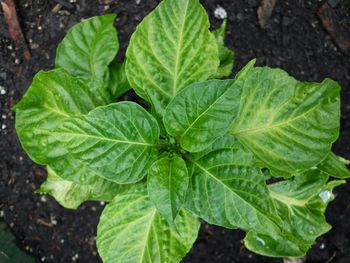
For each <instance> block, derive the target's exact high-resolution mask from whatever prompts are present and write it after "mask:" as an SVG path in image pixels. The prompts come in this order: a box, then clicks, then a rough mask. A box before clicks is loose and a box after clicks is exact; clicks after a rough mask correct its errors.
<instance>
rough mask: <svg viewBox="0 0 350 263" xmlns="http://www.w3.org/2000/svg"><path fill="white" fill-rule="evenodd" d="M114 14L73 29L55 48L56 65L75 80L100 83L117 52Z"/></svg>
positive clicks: (93, 18) (97, 17) (91, 20)
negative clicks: (96, 80)
mask: <svg viewBox="0 0 350 263" xmlns="http://www.w3.org/2000/svg"><path fill="white" fill-rule="evenodd" d="M114 20H115V14H108V15H103V16H96V17H92V18H89V19H87V20H85V21H83V22H80V23H78V24H77V25H75V26H73V27H72V28H71V29H70V30H69V31H68V33H67V35H66V36H65V38H64V39H63V41H62V42H61V43H60V44H59V46H58V48H57V54H56V60H55V64H56V67H58V68H64V69H66V70H67V71H68V72H69V73H71V74H72V75H74V76H81V77H85V78H96V79H103V77H104V76H105V74H106V72H108V65H109V64H110V63H111V62H112V61H113V59H114V57H115V56H116V55H117V52H118V49H119V42H118V37H117V31H116V30H115V28H114V25H113V24H114Z"/></svg>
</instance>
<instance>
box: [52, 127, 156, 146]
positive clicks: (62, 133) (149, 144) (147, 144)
mask: <svg viewBox="0 0 350 263" xmlns="http://www.w3.org/2000/svg"><path fill="white" fill-rule="evenodd" d="M55 133H56V134H61V135H71V136H75V137H88V138H93V139H96V140H99V141H111V142H114V143H124V144H134V145H143V146H148V147H156V146H158V145H157V144H151V143H145V142H135V141H124V140H118V139H112V138H108V137H104V136H103V137H101V136H95V135H90V134H82V133H73V132H58V131H53V132H51V134H55Z"/></svg>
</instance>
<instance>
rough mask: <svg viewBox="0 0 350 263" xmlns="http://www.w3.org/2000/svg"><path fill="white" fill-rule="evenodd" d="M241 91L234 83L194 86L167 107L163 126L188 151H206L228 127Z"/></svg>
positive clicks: (235, 114)
mask: <svg viewBox="0 0 350 263" xmlns="http://www.w3.org/2000/svg"><path fill="white" fill-rule="evenodd" d="M240 93H241V89H240V88H239V87H238V86H236V85H235V81H234V80H209V81H206V82H202V83H195V84H192V85H190V86H189V87H187V88H186V89H184V90H183V91H181V92H180V93H179V94H177V95H176V96H175V98H174V99H173V100H172V101H171V102H170V104H169V105H168V107H167V108H166V111H165V115H164V121H163V122H164V125H165V128H166V130H167V132H168V134H170V135H172V136H174V137H176V138H177V139H178V141H179V143H180V144H181V147H182V148H183V149H185V150H187V151H189V152H198V151H200V150H203V149H205V148H207V147H208V146H209V145H210V144H212V143H213V142H214V141H215V140H216V139H217V138H219V137H221V136H223V135H224V134H225V133H227V131H228V130H229V128H230V125H231V124H232V122H233V120H234V118H235V117H236V116H237V114H238V110H239V102H240Z"/></svg>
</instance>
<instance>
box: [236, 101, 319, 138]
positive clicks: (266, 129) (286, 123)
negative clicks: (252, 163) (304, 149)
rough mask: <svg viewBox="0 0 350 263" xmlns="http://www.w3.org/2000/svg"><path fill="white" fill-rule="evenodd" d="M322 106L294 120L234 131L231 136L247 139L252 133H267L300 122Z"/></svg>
mask: <svg viewBox="0 0 350 263" xmlns="http://www.w3.org/2000/svg"><path fill="white" fill-rule="evenodd" d="M320 105H321V104H320V103H317V104H316V105H315V106H314V107H311V108H310V109H309V110H308V111H306V112H304V113H303V114H300V115H298V116H296V117H295V118H292V119H290V120H286V121H282V122H279V123H276V124H274V125H271V126H266V127H261V128H255V129H246V130H240V131H232V133H231V134H232V135H233V136H237V137H245V136H246V135H247V134H252V133H253V134H254V133H259V132H265V131H268V130H272V129H275V128H278V127H280V126H284V125H288V124H290V123H292V122H294V121H296V120H298V119H299V118H302V117H305V116H306V115H307V114H309V113H311V112H312V111H314V110H316V109H317V108H318V107H319V106H320Z"/></svg>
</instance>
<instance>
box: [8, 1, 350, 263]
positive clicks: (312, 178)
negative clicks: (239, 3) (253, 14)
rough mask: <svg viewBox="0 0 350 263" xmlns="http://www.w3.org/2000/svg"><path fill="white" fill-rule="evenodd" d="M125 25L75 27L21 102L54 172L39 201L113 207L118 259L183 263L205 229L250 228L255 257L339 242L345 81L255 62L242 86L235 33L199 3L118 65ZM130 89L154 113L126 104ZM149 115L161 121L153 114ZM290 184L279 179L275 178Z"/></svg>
mask: <svg viewBox="0 0 350 263" xmlns="http://www.w3.org/2000/svg"><path fill="white" fill-rule="evenodd" d="M114 19H115V16H114V15H104V16H100V17H94V18H91V19H88V20H86V21H83V22H81V23H79V24H78V25H76V26H74V27H73V28H72V29H71V30H70V31H69V32H68V34H67V36H66V37H65V38H64V40H63V41H62V43H61V44H60V45H59V47H58V49H57V56H56V69H54V70H51V71H48V72H39V73H38V74H37V75H36V76H35V78H34V80H33V83H32V85H31V87H30V88H29V90H28V91H27V93H26V94H25V95H24V97H23V98H22V100H21V101H20V102H19V103H18V104H17V105H16V106H15V110H16V129H17V133H18V136H19V138H20V141H21V143H22V146H23V148H24V149H25V150H26V152H27V153H28V155H29V156H30V157H31V159H32V160H33V161H35V162H36V163H39V164H42V165H47V168H48V178H47V181H46V182H45V183H44V184H43V185H42V186H41V187H40V189H39V190H38V191H37V192H39V193H47V194H51V195H52V196H54V197H55V198H56V200H57V201H58V202H60V203H61V204H62V205H63V206H65V207H67V208H77V207H78V206H79V205H80V204H81V203H82V202H84V201H85V200H104V201H107V202H109V204H108V205H107V206H106V207H105V209H104V211H103V213H102V216H101V218H100V223H99V226H98V234H97V247H98V250H99V253H100V256H101V257H102V259H103V261H104V262H107V263H108V262H113V263H114V262H122V263H127V262H130V263H135V262H152V263H153V262H160V263H164V262H179V261H180V260H181V258H182V257H183V256H185V255H186V253H187V252H188V251H189V250H190V248H191V246H192V244H193V242H194V241H195V239H196V236H197V232H198V229H199V220H198V218H202V219H204V220H205V221H207V222H209V223H211V224H215V225H219V226H224V227H227V228H231V229H235V228H240V229H243V230H245V231H246V232H247V235H246V237H245V240H244V241H245V245H246V247H247V248H249V249H250V250H252V251H254V252H256V253H259V254H262V255H268V256H275V257H284V256H288V257H299V256H303V255H304V254H305V253H306V252H307V250H308V249H309V247H310V246H311V245H312V244H313V243H314V241H315V239H316V238H317V237H318V236H320V235H322V234H323V233H325V232H327V231H328V230H329V229H330V226H329V225H328V224H327V222H326V220H325V217H324V211H325V209H326V207H327V204H328V203H329V202H330V201H331V200H332V199H333V195H332V190H333V188H334V187H335V186H338V185H340V184H343V183H344V181H343V180H330V176H332V177H335V178H340V179H344V178H347V177H349V176H350V172H349V171H348V170H347V168H346V163H347V161H345V160H344V159H342V158H340V157H337V156H336V155H335V154H333V153H332V152H331V146H332V143H333V142H334V141H335V140H336V139H337V138H338V133H339V119H340V101H339V92H340V87H339V85H338V84H337V83H336V82H335V81H332V80H330V79H326V80H324V81H323V82H322V83H308V82H300V81H297V80H295V79H294V78H292V77H291V76H289V75H288V74H287V73H286V72H284V71H282V70H280V69H271V68H268V67H254V63H255V61H254V60H253V61H251V62H249V63H248V64H247V65H246V66H245V67H244V68H243V69H242V70H241V71H240V72H239V73H238V74H237V75H236V77H235V78H234V79H226V80H217V79H215V78H220V77H227V76H228V75H230V73H231V71H232V67H233V58H234V55H233V52H232V51H231V50H229V49H227V48H226V47H225V46H224V34H225V23H224V24H223V26H222V28H220V29H219V30H217V31H214V32H210V31H209V30H208V28H209V21H208V17H207V14H206V12H205V10H204V9H203V7H202V6H201V5H200V3H199V1H198V0H179V1H173V0H164V1H162V2H161V3H160V4H159V6H158V7H157V8H156V9H155V10H154V11H153V12H152V13H151V14H150V15H149V16H147V17H146V18H145V19H144V20H143V21H142V22H141V23H140V25H139V26H138V27H137V29H136V31H135V32H134V34H133V36H132V37H131V40H130V44H129V47H128V49H127V52H126V60H125V61H124V62H123V63H120V64H118V63H116V62H115V61H114V58H115V56H116V54H117V51H118V46H119V45H118V40H117V34H116V31H115V28H114V27H113V22H114ZM130 87H133V89H134V90H135V91H136V93H137V94H138V95H139V96H140V97H141V98H142V99H143V100H144V101H145V102H146V103H147V104H148V107H147V108H146V109H145V108H143V107H141V106H139V105H138V104H136V103H134V102H128V101H123V102H116V101H117V100H118V98H119V97H120V95H122V94H123V93H125V92H126V91H127V90H128V89H130ZM148 110H149V111H148ZM273 177H278V179H277V181H278V182H276V179H275V183H269V182H270V181H269V179H270V178H273Z"/></svg>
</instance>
